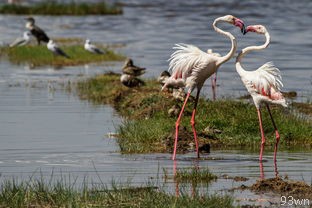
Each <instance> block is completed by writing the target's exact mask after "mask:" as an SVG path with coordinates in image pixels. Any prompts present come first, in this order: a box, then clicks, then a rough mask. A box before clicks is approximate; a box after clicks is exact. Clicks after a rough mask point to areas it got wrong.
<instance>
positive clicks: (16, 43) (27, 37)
mask: <svg viewBox="0 0 312 208" xmlns="http://www.w3.org/2000/svg"><path fill="white" fill-rule="evenodd" d="M30 36H31V34H30V32H29V31H26V32H24V33H23V37H18V38H16V40H15V41H14V42H13V43H11V44H10V47H15V46H23V45H26V44H28V43H29V42H30Z"/></svg>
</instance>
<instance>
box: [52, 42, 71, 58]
mask: <svg viewBox="0 0 312 208" xmlns="http://www.w3.org/2000/svg"><path fill="white" fill-rule="evenodd" d="M47 48H48V49H49V50H50V51H52V52H53V53H54V54H55V55H60V56H64V57H66V58H70V57H69V56H68V55H67V54H66V53H65V52H64V51H63V50H62V49H61V48H60V47H58V45H57V44H56V43H54V41H53V40H51V39H50V40H49V42H48V44H47Z"/></svg>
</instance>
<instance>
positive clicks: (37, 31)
mask: <svg viewBox="0 0 312 208" xmlns="http://www.w3.org/2000/svg"><path fill="white" fill-rule="evenodd" d="M26 20H27V22H26V25H25V27H26V28H27V29H29V31H30V32H31V34H32V35H33V36H35V37H36V39H37V42H38V45H40V42H41V41H43V42H45V43H47V42H49V40H50V38H49V37H48V36H47V34H46V33H45V32H44V31H43V30H42V29H41V28H40V27H38V26H37V25H35V19H34V18H32V17H28V18H26Z"/></svg>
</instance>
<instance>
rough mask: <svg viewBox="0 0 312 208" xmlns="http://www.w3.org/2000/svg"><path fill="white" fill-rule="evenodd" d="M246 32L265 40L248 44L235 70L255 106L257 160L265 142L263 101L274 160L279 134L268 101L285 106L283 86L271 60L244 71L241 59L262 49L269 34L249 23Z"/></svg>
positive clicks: (266, 43)
mask: <svg viewBox="0 0 312 208" xmlns="http://www.w3.org/2000/svg"><path fill="white" fill-rule="evenodd" d="M246 32H255V33H258V34H262V35H265V37H266V41H265V43H264V44H263V45H260V46H249V47H246V48H244V49H242V51H241V52H240V54H239V55H238V57H237V59H236V71H237V72H238V74H239V75H240V77H241V80H242V81H243V83H244V85H245V87H246V88H247V90H248V92H249V94H250V95H251V96H252V98H253V101H254V104H255V106H256V108H257V113H258V118H259V127H260V133H261V148H260V156H259V160H260V161H262V154H263V148H264V144H265V137H264V132H263V127H262V118H261V111H260V107H261V104H262V103H264V104H265V105H266V107H267V109H268V112H269V114H270V117H271V120H272V124H273V127H274V130H275V136H276V143H275V148H274V161H276V151H277V146H278V142H279V139H280V135H279V133H278V130H277V127H276V125H275V122H274V120H273V116H272V114H271V111H270V107H269V105H268V104H269V103H274V104H279V105H282V106H284V107H287V104H286V100H285V98H284V96H283V95H282V93H281V92H280V89H281V87H283V83H282V77H281V73H280V70H279V69H278V68H276V67H275V66H274V64H273V63H272V62H268V63H265V64H264V65H262V66H261V67H259V68H258V69H257V70H255V71H245V70H244V69H243V67H242V65H241V60H242V58H243V57H244V55H246V54H247V53H248V52H250V51H254V50H262V49H264V48H266V47H268V45H269V44H270V34H269V33H268V31H267V30H266V28H265V27H264V26H263V25H251V26H248V27H247V28H246Z"/></svg>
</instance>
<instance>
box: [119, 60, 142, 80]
mask: <svg viewBox="0 0 312 208" xmlns="http://www.w3.org/2000/svg"><path fill="white" fill-rule="evenodd" d="M145 70H146V69H145V68H142V67H138V66H136V65H134V64H133V60H132V59H130V58H128V59H127V60H126V62H125V64H124V66H123V67H122V72H123V73H124V74H129V75H133V76H136V77H137V76H140V75H142V74H144V73H145Z"/></svg>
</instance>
